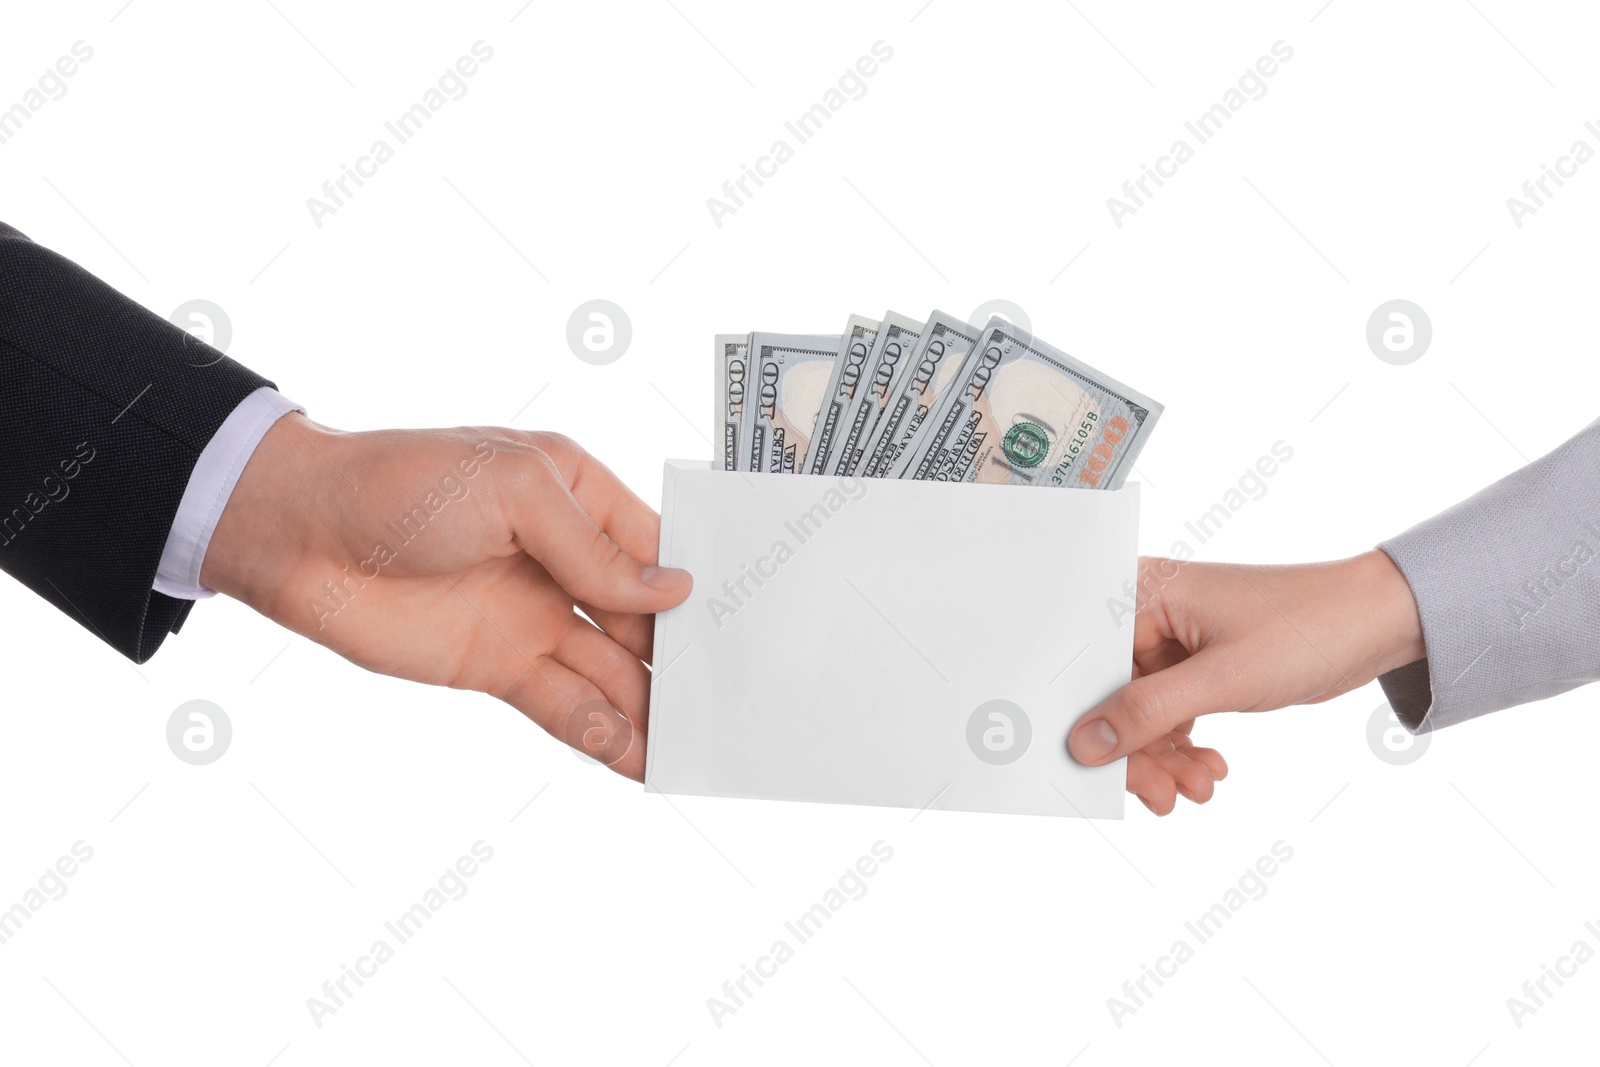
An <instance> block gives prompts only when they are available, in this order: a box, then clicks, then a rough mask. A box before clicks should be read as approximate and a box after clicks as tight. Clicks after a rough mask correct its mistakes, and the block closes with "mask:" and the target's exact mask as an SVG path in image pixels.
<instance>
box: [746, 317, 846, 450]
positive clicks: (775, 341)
mask: <svg viewBox="0 0 1600 1067" xmlns="http://www.w3.org/2000/svg"><path fill="white" fill-rule="evenodd" d="M843 340H844V339H843V338H842V337H841V336H839V335H838V334H834V335H832V336H828V335H822V334H781V333H752V334H751V335H750V364H751V366H752V367H753V368H754V370H755V375H756V378H755V381H754V382H753V383H751V386H752V388H753V389H754V392H753V393H752V394H751V395H749V396H748V397H747V398H746V400H745V408H744V419H743V424H742V429H743V430H744V433H743V434H742V436H743V438H744V444H743V445H742V446H741V448H742V449H743V450H744V456H745V459H744V460H743V461H742V469H744V470H748V471H761V472H765V473H770V474H793V473H794V472H795V470H796V464H797V463H800V462H804V459H805V454H806V447H807V446H808V445H809V444H810V442H811V430H812V428H813V427H814V426H815V425H816V422H817V413H818V412H819V411H821V410H822V397H823V393H824V392H826V390H827V388H828V381H829V379H830V378H832V377H833V364H834V361H835V360H837V359H838V358H839V346H840V344H841V343H842V341H843Z"/></svg>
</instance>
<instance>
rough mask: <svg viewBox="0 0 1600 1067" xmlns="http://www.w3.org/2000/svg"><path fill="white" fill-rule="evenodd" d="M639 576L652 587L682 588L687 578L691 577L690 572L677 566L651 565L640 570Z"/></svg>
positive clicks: (663, 588)
mask: <svg viewBox="0 0 1600 1067" xmlns="http://www.w3.org/2000/svg"><path fill="white" fill-rule="evenodd" d="M639 577H640V578H641V579H643V581H644V584H645V585H648V586H649V587H650V588H651V589H662V590H666V589H681V588H682V587H683V584H684V581H685V579H687V578H688V577H689V572H688V571H685V570H679V569H678V568H677V567H657V566H654V565H651V566H648V567H646V568H645V569H644V570H643V571H642V572H640V575H639Z"/></svg>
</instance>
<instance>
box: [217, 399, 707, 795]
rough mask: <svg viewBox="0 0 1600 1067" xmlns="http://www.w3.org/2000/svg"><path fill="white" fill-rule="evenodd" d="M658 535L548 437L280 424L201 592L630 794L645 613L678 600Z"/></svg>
mask: <svg viewBox="0 0 1600 1067" xmlns="http://www.w3.org/2000/svg"><path fill="white" fill-rule="evenodd" d="M659 533H660V520H659V518H658V516H657V515H656V514H655V512H654V511H652V510H651V509H650V508H649V507H648V506H646V505H645V503H644V502H643V501H641V500H640V499H639V498H638V497H637V496H635V495H634V494H633V493H632V492H630V491H629V490H628V488H627V487H626V486H624V485H623V484H622V483H621V482H620V481H618V480H617V478H616V476H615V475H613V474H612V473H611V472H610V471H609V470H607V469H606V468H605V466H603V465H602V464H601V463H600V462H599V461H597V460H595V459H594V458H593V457H592V456H590V455H589V454H588V453H586V452H585V451H584V450H583V449H582V448H580V447H579V446H578V445H577V444H575V443H574V442H572V441H570V440H568V439H567V438H565V437H562V436H560V435H558V434H547V433H534V432H523V431H519V430H507V429H498V428H493V427H469V428H460V429H451V430H379V431H373V432H369V433H341V432H339V431H336V430H330V429H328V428H326V427H323V426H318V425H317V424H315V423H313V422H311V421H310V420H308V419H306V418H305V417H304V416H303V415H300V414H298V413H291V414H288V415H285V416H284V417H283V418H281V419H279V420H278V422H277V423H276V424H275V425H274V426H273V428H272V429H271V430H269V431H268V433H267V435H266V437H265V438H263V439H262V442H261V444H260V446H258V448H257V449H256V451H255V454H254V455H253V456H252V457H251V459H250V462H249V464H248V465H247V466H246V467H245V470H244V473H243V475H242V476H241V477H240V479H239V482H238V484H237V486H236V487H235V488H234V491H233V494H232V496H231V497H230V498H229V500H228V504H227V507H226V508H225V509H224V511H223V513H222V516H221V518H220V520H219V521H218V523H217V527H216V532H215V533H214V534H213V536H212V539H211V544H210V546H209V548H208V549H207V551H206V557H205V563H204V566H203V567H202V569H201V574H200V578H201V581H202V582H203V583H204V584H205V585H207V586H208V587H210V588H212V589H216V590H218V591H219V592H223V593H227V594H228V595H230V596H233V597H235V598H237V599H239V600H242V601H244V602H245V603H247V604H249V605H250V606H251V607H253V608H255V609H256V610H257V611H259V612H261V613H262V614H264V615H266V616H268V617H269V618H271V619H273V620H274V621H276V622H278V623H280V624H282V625H284V626H286V627H288V628H289V629H291V630H294V631H295V632H296V633H300V634H303V635H305V636H306V637H309V638H311V639H312V640H313V641H317V642H319V643H320V644H323V645H326V646H328V647H329V648H331V649H333V650H334V651H335V652H338V653H339V654H340V655H342V656H344V657H345V658H347V659H349V660H351V661H352V662H354V663H356V664H359V665H360V666H362V667H365V668H367V669H368V670H373V671H378V672H380V673H383V674H390V675H394V676H396V677H400V678H408V679H411V680H413V681H418V682H427V683H429V684H432V685H447V686H451V687H453V688H457V689H473V690H477V691H479V692H484V693H488V694H490V695H492V696H495V697H498V698H499V699H501V700H504V701H506V702H507V703H509V704H511V705H512V706H514V707H516V708H517V709H518V710H520V711H521V712H522V713H523V714H525V715H527V716H528V717H529V718H531V719H532V720H533V721H534V722H536V723H538V724H539V725H540V726H542V727H544V728H545V729H546V730H548V731H549V732H550V733H551V734H554V735H555V736H556V737H558V738H560V739H561V740H563V741H565V742H566V743H568V744H569V745H572V746H573V747H574V748H577V749H578V750H579V751H581V752H584V753H586V754H587V755H590V756H592V757H594V758H595V759H597V760H599V761H600V762H602V763H604V764H606V765H607V766H610V767H611V768H612V769H614V770H616V771H617V772H619V773H621V774H624V775H626V776H628V777H629V778H633V779H635V780H639V781H642V780H643V778H644V753H645V728H646V721H645V720H646V715H647V711H648V708H649V699H650V672H649V670H648V669H647V668H646V666H645V664H646V663H648V662H649V659H650V648H651V640H652V634H653V629H654V627H653V616H654V614H655V613H656V612H658V611H664V610H666V609H667V608H670V607H674V606H675V605H677V604H680V603H682V602H683V600H684V599H685V598H686V597H687V596H688V595H689V589H690V586H691V580H690V577H689V575H688V573H687V572H685V571H681V570H675V569H672V568H663V567H658V566H656V545H657V542H658V538H659ZM575 609H576V610H575ZM579 611H581V612H582V615H580V614H579V613H578V612H579ZM584 616H587V619H586V618H584ZM590 620H592V622H591V621H590Z"/></svg>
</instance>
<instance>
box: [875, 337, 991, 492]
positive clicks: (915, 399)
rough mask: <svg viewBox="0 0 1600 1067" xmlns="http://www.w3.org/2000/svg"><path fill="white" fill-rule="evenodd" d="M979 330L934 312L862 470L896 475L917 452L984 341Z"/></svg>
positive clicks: (890, 400)
mask: <svg viewBox="0 0 1600 1067" xmlns="http://www.w3.org/2000/svg"><path fill="white" fill-rule="evenodd" d="M978 332H979V331H978V329H977V328H976V327H974V326H971V325H968V324H967V323H966V322H965V321H963V320H962V319H958V318H956V317H955V316H954V315H948V314H946V313H945V312H943V311H935V312H934V313H933V314H932V315H929V316H928V322H927V325H926V327H924V329H923V331H922V334H921V337H920V338H919V339H918V342H917V347H916V349H915V350H914V351H913V353H912V355H911V357H910V359H909V360H908V361H907V363H906V366H904V367H902V368H901V369H900V372H899V374H898V375H897V376H896V380H895V385H894V388H893V391H892V393H891V395H890V396H889V398H888V400H887V401H886V403H885V405H884V408H883V411H882V413H881V414H880V415H879V416H878V424H877V426H876V427H874V428H873V431H872V440H871V441H870V442H869V443H868V444H867V447H866V455H865V456H864V457H863V458H862V460H861V464H860V467H859V468H858V473H859V474H860V475H862V476H864V477H867V478H893V477H895V476H896V475H895V471H896V469H897V468H898V467H900V466H901V465H902V460H903V456H904V455H906V454H908V453H909V452H910V451H914V450H915V443H916V442H917V441H918V440H919V438H920V434H921V431H922V429H923V426H924V424H925V423H926V421H927V418H928V416H929V415H930V414H932V413H933V412H935V411H937V410H938V408H939V406H940V402H941V401H942V400H943V399H944V397H945V395H946V394H947V393H948V392H949V389H950V384H951V382H953V381H954V380H955V379H956V378H957V376H958V375H959V374H960V371H961V368H962V367H963V366H964V365H965V363H966V361H967V357H968V355H970V354H971V352H972V349H973V347H974V346H975V345H976V344H977V343H978Z"/></svg>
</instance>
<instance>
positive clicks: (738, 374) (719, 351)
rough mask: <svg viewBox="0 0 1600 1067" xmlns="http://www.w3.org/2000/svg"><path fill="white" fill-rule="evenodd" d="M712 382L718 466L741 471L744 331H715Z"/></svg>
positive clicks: (746, 340) (747, 339) (746, 373)
mask: <svg viewBox="0 0 1600 1067" xmlns="http://www.w3.org/2000/svg"><path fill="white" fill-rule="evenodd" d="M714 347H715V349H716V363H717V374H716V384H715V386H714V387H713V390H712V397H711V402H712V404H713V405H714V406H715V408H716V418H715V420H714V422H715V427H716V433H717V439H718V444H717V447H718V448H719V449H720V450H721V455H720V456H719V457H718V458H719V459H720V461H721V462H720V464H719V466H721V467H722V469H723V470H725V471H736V470H744V469H745V468H744V467H742V466H740V464H739V457H740V456H741V455H742V454H743V453H742V452H741V451H740V448H739V446H740V444H742V443H743V441H744V437H743V436H742V434H741V427H742V425H743V422H744V406H745V397H746V395H747V392H748V385H749V379H750V358H749V357H750V335H749V334H747V333H719V334H717V338H716V344H715V346H714Z"/></svg>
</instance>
